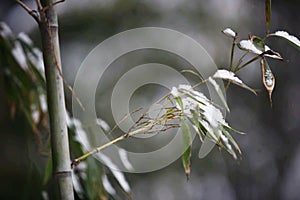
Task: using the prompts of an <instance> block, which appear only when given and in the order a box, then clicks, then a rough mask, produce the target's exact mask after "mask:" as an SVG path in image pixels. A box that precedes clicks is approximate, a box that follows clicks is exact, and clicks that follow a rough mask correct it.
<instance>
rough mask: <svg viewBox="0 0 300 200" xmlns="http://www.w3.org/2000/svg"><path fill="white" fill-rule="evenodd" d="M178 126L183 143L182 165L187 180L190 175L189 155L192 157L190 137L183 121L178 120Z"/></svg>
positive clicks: (187, 127)
mask: <svg viewBox="0 0 300 200" xmlns="http://www.w3.org/2000/svg"><path fill="white" fill-rule="evenodd" d="M180 126H181V130H182V143H183V154H182V164H183V167H184V170H185V174H186V176H187V178H189V176H190V173H191V155H192V136H191V131H190V128H189V125H188V124H187V123H186V122H185V120H184V119H181V120H180Z"/></svg>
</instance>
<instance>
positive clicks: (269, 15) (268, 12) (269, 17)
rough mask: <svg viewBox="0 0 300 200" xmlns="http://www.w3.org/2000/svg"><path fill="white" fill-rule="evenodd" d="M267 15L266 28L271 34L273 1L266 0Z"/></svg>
mask: <svg viewBox="0 0 300 200" xmlns="http://www.w3.org/2000/svg"><path fill="white" fill-rule="evenodd" d="M265 9H266V10H265V14H266V27H267V32H268V33H269V32H270V24H271V15H272V11H271V0H266V1H265Z"/></svg>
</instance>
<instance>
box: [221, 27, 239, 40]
mask: <svg viewBox="0 0 300 200" xmlns="http://www.w3.org/2000/svg"><path fill="white" fill-rule="evenodd" d="M222 32H223V33H224V34H225V35H227V36H229V37H233V38H234V37H235V36H236V32H235V31H233V30H232V29H231V28H226V29H225V30H223V31H222Z"/></svg>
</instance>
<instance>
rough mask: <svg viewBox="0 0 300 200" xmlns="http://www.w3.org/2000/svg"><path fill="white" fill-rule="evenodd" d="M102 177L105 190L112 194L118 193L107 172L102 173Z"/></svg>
mask: <svg viewBox="0 0 300 200" xmlns="http://www.w3.org/2000/svg"><path fill="white" fill-rule="evenodd" d="M101 179H102V184H103V187H104V188H105V190H106V191H107V192H108V193H109V194H111V195H116V194H117V192H116V190H115V189H114V188H113V186H112V185H111V184H110V182H109V180H108V178H107V176H106V174H104V175H102V177H101Z"/></svg>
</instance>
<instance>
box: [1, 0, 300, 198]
mask: <svg viewBox="0 0 300 200" xmlns="http://www.w3.org/2000/svg"><path fill="white" fill-rule="evenodd" d="M24 2H25V3H26V4H27V5H29V6H30V7H31V8H35V4H34V2H33V1H24ZM299 8H300V1H299V0H289V1H279V0H274V1H272V21H271V32H272V31H276V30H286V31H287V32H289V33H290V34H292V35H295V36H297V37H298V38H300V27H299V22H300V14H299ZM57 9H58V13H59V25H60V28H59V31H60V33H59V34H60V40H61V54H62V66H63V73H64V76H65V78H66V80H67V81H68V82H69V83H70V84H71V85H72V84H73V82H74V80H75V77H76V72H77V70H78V68H79V67H80V64H81V63H82V61H83V60H84V58H85V57H86V56H87V54H88V53H89V52H90V51H91V50H92V49H93V48H94V47H95V46H96V45H97V44H99V43H100V42H101V41H103V40H105V39H106V38H108V37H110V36H112V35H114V34H117V33H119V32H122V31H125V30H128V29H132V28H137V27H145V26H152V27H164V28H170V29H174V30H177V31H180V32H182V33H184V34H186V35H188V36H190V37H192V38H193V39H195V40H196V41H197V42H199V43H200V44H201V45H203V47H204V48H205V49H206V50H207V51H208V53H209V54H210V55H211V57H212V58H213V60H214V61H215V63H216V64H217V66H218V67H219V68H226V67H227V66H228V65H229V57H230V47H231V40H230V39H229V38H227V37H226V36H224V35H223V34H222V33H221V30H224V29H225V28H227V27H231V28H232V29H233V30H235V31H236V32H238V35H239V38H240V39H247V38H248V34H255V35H257V36H261V37H263V36H264V34H265V32H266V28H265V15H264V9H265V7H264V1H258V0H243V1H235V0H211V1H197V0H190V1H184V0H139V1H137V0H126V1H124V0H86V1H80V0H72V1H68V0H67V1H66V2H65V3H63V4H60V5H59V6H57ZM0 20H1V21H4V22H5V23H7V24H8V25H9V26H10V28H11V29H12V31H13V32H14V33H15V34H18V33H20V32H25V33H27V34H28V35H29V36H30V38H31V39H32V40H33V41H34V43H35V44H36V45H37V46H38V47H40V37H39V33H38V29H37V25H36V23H35V21H34V20H33V19H32V18H31V17H30V16H29V15H28V14H27V13H26V12H25V11H24V10H23V9H22V8H20V6H19V5H17V4H16V3H15V2H14V1H11V0H2V1H1V4H0ZM268 41H269V42H268V45H269V46H270V47H271V48H272V49H273V50H275V51H277V52H279V53H280V54H281V55H282V57H283V58H284V61H277V60H271V59H269V60H268V61H269V65H270V67H271V69H272V71H273V73H274V75H275V78H276V86H275V91H274V94H273V107H272V108H271V107H270V103H269V99H268V95H267V92H266V91H265V90H264V87H263V84H262V81H261V69H260V66H259V62H255V63H253V64H251V65H250V66H248V67H246V68H245V69H244V70H242V71H240V72H239V74H238V75H239V76H240V78H241V79H242V80H243V81H244V82H245V83H247V84H248V85H250V86H251V87H252V88H256V89H260V92H259V94H258V96H255V95H253V94H251V93H249V92H248V91H246V90H243V89H241V88H238V87H235V86H232V87H230V88H229V90H228V93H227V100H228V104H229V107H230V109H231V112H230V113H228V114H227V120H228V121H229V123H230V125H231V126H232V127H234V128H235V129H238V130H240V131H243V132H245V133H247V134H246V135H235V138H236V140H237V142H238V144H239V145H240V148H241V150H242V153H243V155H242V159H241V160H238V161H235V160H234V159H233V158H232V157H231V156H230V155H228V154H227V153H226V152H225V151H222V152H219V151H218V149H217V148H215V149H214V150H213V151H212V152H211V153H210V154H209V155H208V156H207V157H205V158H204V159H199V158H198V156H197V154H198V150H199V147H200V144H199V141H198V139H196V140H195V141H194V143H193V156H192V171H191V177H190V180H189V181H187V180H186V177H185V174H184V170H183V167H182V165H181V160H180V159H179V160H177V161H176V162H174V163H172V164H171V165H169V166H168V167H166V168H164V169H161V170H159V171H155V172H151V173H145V174H130V173H127V174H126V178H127V180H128V182H129V183H130V186H131V188H132V196H133V198H134V199H147V200H154V199H168V200H172V199H174V200H177V199H178V200H180V199H189V200H201V199H222V200H227V199H228V200H234V199H243V200H252V199H285V200H293V199H295V200H296V199H299V196H300V191H299V188H300V135H299V131H300V104H299V102H300V92H299V91H300V79H299V77H298V74H299V73H300V68H299V67H300V66H299V63H300V52H299V51H298V50H297V49H295V48H293V47H291V46H290V45H288V44H287V43H286V41H283V40H277V39H274V38H271V39H270V40H268ZM144 53H145V52H144ZM146 53H147V52H146ZM135 56H139V54H136V55H135ZM129 57H130V58H128V59H130V60H132V59H134V56H132V55H131V56H129ZM124 62H125V61H124ZM178 62H180V61H178ZM181 62H182V61H181ZM114 70H116V71H115V72H111V74H110V76H112V77H111V78H110V76H109V78H107V79H111V80H110V81H106V83H105V84H106V85H102V86H103V87H104V88H105V89H106V90H107V95H109V94H111V91H110V90H111V89H112V87H113V84H115V82H114V83H112V82H113V81H116V80H115V79H116V77H117V75H116V77H114V73H116V74H118V71H117V70H118V69H117V68H116V69H115V68H114ZM118 76H119V75H118ZM0 81H1V82H0V96H1V98H0V111H1V112H0V132H1V140H0V151H1V161H0V180H1V182H0V198H1V199H40V198H41V196H39V195H40V191H41V190H43V188H42V186H41V184H40V182H39V180H40V178H39V177H38V176H39V175H38V173H30V171H31V170H30V169H31V168H32V166H31V164H30V162H29V160H30V159H32V158H35V157H36V155H37V154H38V152H36V151H35V150H34V148H30V147H31V146H34V143H35V137H34V135H33V134H32V133H31V129H30V127H29V126H28V125H27V124H26V122H25V121H24V120H23V117H22V115H16V118H15V119H11V117H10V116H9V107H8V104H7V101H6V100H5V91H4V87H3V86H2V85H3V84H2V81H3V80H1V79H0ZM156 92H157V88H156V90H153V91H151V88H146V89H145V88H144V89H143V90H140V91H139V93H138V92H137V93H136V94H135V97H136V98H143V97H144V98H145V95H146V96H147V98H151V96H153V95H154V96H155V95H156ZM160 92H161V91H160ZM164 92H165V91H164ZM105 94H106V93H104V94H102V95H103V96H105ZM99 95H101V94H99ZM66 96H67V97H66V98H67V101H66V102H67V108H68V109H69V110H70V111H71V93H70V92H69V91H68V90H66ZM97 98H98V99H99V101H100V100H101V99H102V98H104V97H102V96H97V97H96V99H97ZM104 102H108V101H104ZM133 102H134V100H133ZM131 104H134V103H131ZM105 108H107V106H106V104H102V105H100V106H99V108H97V109H99V113H102V114H99V115H100V117H101V118H102V119H104V120H105V121H107V122H108V124H109V125H111V126H113V125H114V122H113V119H112V117H111V114H110V110H105ZM37 165H39V163H37Z"/></svg>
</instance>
